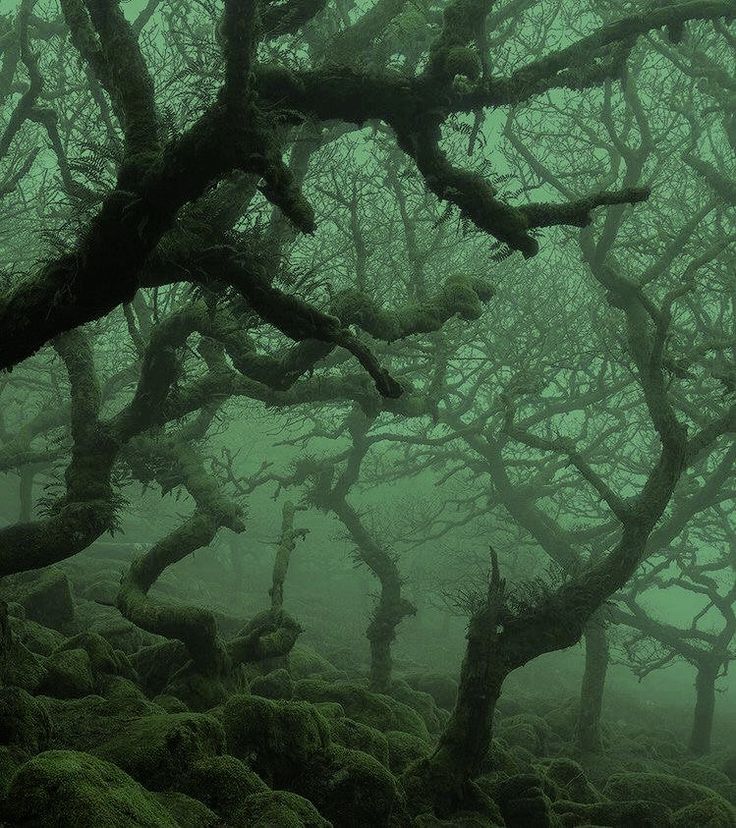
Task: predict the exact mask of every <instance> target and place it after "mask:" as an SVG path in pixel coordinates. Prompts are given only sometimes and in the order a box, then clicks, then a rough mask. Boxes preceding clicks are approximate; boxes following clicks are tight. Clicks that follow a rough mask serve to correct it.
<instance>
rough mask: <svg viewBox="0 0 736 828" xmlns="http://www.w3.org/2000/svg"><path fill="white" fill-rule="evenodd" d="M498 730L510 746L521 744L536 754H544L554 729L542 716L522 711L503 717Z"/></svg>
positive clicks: (520, 745)
mask: <svg viewBox="0 0 736 828" xmlns="http://www.w3.org/2000/svg"><path fill="white" fill-rule="evenodd" d="M496 732H497V733H498V735H499V736H500V737H501V738H503V739H505V740H506V742H507V743H508V744H509V746H511V747H514V746H519V747H521V748H524V750H528V751H529V752H530V753H532V754H533V755H535V756H544V754H545V752H546V750H547V744H548V742H549V737H550V735H551V732H552V731H551V728H550V726H549V724H548V723H547V722H546V721H545V720H544V719H543V718H542V717H541V716H534V715H532V714H530V713H520V714H518V715H516V716H508V717H506V718H504V719H501V721H500V722H499V723H498V725H497V727H496Z"/></svg>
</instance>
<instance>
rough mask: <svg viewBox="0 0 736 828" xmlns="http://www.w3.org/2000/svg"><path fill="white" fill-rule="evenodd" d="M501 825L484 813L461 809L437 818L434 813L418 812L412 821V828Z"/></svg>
mask: <svg viewBox="0 0 736 828" xmlns="http://www.w3.org/2000/svg"><path fill="white" fill-rule="evenodd" d="M502 825H503V822H495V821H492V820H491V819H490V818H489V817H488V816H487V815H486V814H476V813H472V812H463V811H461V812H460V813H457V814H453V815H452V816H451V817H449V818H448V819H439V818H438V817H436V816H434V814H420V815H419V816H418V817H417V818H416V819H415V820H414V822H412V826H413V828H495V826H502Z"/></svg>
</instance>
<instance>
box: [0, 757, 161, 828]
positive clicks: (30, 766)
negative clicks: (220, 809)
mask: <svg viewBox="0 0 736 828" xmlns="http://www.w3.org/2000/svg"><path fill="white" fill-rule="evenodd" d="M2 815H3V817H4V818H5V819H6V820H7V821H8V822H9V823H10V824H11V825H14V826H18V828H102V826H104V828H177V822H176V821H175V820H174V819H173V817H172V816H171V815H170V813H169V812H168V810H167V809H166V808H164V806H163V805H162V804H161V803H160V802H158V801H157V799H156V797H155V796H154V795H153V794H152V793H150V792H149V791H147V790H145V788H143V787H142V786H140V785H139V784H138V783H137V782H136V781H135V780H134V779H132V778H131V777H130V776H128V774H126V773H125V772H124V771H122V770H121V769H120V768H118V767H116V766H115V765H113V764H111V763H110V762H105V761H104V760H102V759H99V758H97V757H95V756H90V755H89V754H88V753H79V752H77V751H69V750H52V751H46V752H45V753H39V754H38V756H34V757H33V758H32V759H30V760H29V761H28V762H26V763H25V764H24V765H22V766H21V767H20V768H19V769H18V770H17V771H16V773H15V774H14V776H13V778H12V779H11V781H10V785H9V788H8V794H7V796H6V798H5V802H4V804H3V809H2Z"/></svg>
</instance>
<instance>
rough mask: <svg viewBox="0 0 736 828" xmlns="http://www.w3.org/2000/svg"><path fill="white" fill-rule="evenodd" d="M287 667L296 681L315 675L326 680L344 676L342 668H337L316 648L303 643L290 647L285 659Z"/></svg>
mask: <svg viewBox="0 0 736 828" xmlns="http://www.w3.org/2000/svg"><path fill="white" fill-rule="evenodd" d="M287 669H288V671H289V673H291V675H292V676H293V678H294V679H296V680H297V681H298V680H299V679H304V678H312V677H315V676H317V677H319V678H322V679H325V680H328V681H339V680H340V679H344V678H346V674H345V673H344V672H343V671H342V670H338V669H337V667H335V665H334V664H331V663H330V662H329V661H328V660H327V659H326V658H324V657H323V656H321V655H320V654H319V653H318V652H316V650H313V649H312V648H311V647H307V646H305V645H303V644H297V645H296V646H295V647H293V648H292V650H291V652H290V653H289V656H288V659H287Z"/></svg>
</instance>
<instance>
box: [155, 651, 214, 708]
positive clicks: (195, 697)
mask: <svg viewBox="0 0 736 828" xmlns="http://www.w3.org/2000/svg"><path fill="white" fill-rule="evenodd" d="M163 692H164V693H165V694H166V695H168V696H174V697H175V698H177V699H180V700H181V701H183V702H184V704H186V706H187V707H188V708H189V709H190V710H194V711H195V712H197V713H206V712H207V711H208V710H212V709H213V708H214V707H217V706H218V705H221V704H223V702H224V701H225V700H226V699H227V697H228V690H227V688H226V687H225V684H224V682H223V681H222V679H221V678H219V676H203V675H202V674H201V673H200V672H199V670H197V669H196V668H195V667H194V665H192V664H191V663H190V664H188V665H187V666H186V667H185V668H184V669H183V670H180V671H179V672H178V673H177V674H176V675H175V676H174V677H173V678H172V679H171V681H169V682H168V683H167V685H166V687H165V688H164V691H163Z"/></svg>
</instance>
